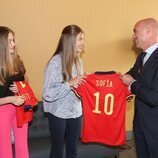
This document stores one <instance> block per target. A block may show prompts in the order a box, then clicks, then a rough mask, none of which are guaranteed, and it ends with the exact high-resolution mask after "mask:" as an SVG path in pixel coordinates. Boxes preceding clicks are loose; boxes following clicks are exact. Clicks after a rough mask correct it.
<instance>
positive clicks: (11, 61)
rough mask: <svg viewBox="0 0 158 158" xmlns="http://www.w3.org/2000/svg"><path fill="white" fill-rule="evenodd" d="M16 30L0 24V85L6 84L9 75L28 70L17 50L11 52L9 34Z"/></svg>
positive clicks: (23, 72)
mask: <svg viewBox="0 0 158 158" xmlns="http://www.w3.org/2000/svg"><path fill="white" fill-rule="evenodd" d="M9 33H12V34H13V36H14V32H13V31H12V30H11V29H10V28H8V27H5V26H0V85H4V84H5V80H6V78H7V77H9V76H12V75H15V74H18V73H21V74H25V72H26V70H25V67H24V64H23V62H22V60H21V59H20V57H19V55H17V52H16V51H15V52H14V53H12V54H10V53H9V45H8V35H9Z"/></svg>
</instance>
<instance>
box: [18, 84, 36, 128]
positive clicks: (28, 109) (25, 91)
mask: <svg viewBox="0 0 158 158" xmlns="http://www.w3.org/2000/svg"><path fill="white" fill-rule="evenodd" d="M15 83H16V85H17V87H18V90H19V92H18V94H16V95H22V96H24V98H25V102H24V104H23V105H22V106H16V117H17V126H18V127H22V125H23V124H24V123H27V122H29V121H31V120H32V117H33V111H32V109H33V106H35V105H36V104H37V103H38V100H37V98H36V97H35V95H34V93H33V91H32V89H31V87H30V86H29V84H28V83H27V82H25V81H18V82H15Z"/></svg>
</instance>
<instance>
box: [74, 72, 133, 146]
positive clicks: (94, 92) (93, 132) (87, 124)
mask: <svg viewBox="0 0 158 158" xmlns="http://www.w3.org/2000/svg"><path fill="white" fill-rule="evenodd" d="M85 80H86V83H85V84H84V85H80V86H78V87H77V88H75V89H74V91H75V92H76V91H77V94H78V95H79V96H80V97H82V103H83V126H82V133H81V140H82V141H83V142H98V143H103V144H107V145H113V146H117V145H122V144H124V143H125V110H126V98H127V96H128V95H129V94H130V92H129V91H128V88H127V87H126V86H125V85H124V84H123V83H122V81H121V80H120V78H119V75H118V74H116V73H112V74H109V73H106V74H89V75H87V78H86V79H85Z"/></svg>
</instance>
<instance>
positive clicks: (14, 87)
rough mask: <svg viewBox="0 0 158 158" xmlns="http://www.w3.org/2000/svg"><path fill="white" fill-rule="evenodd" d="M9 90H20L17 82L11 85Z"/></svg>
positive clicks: (15, 91) (14, 91)
mask: <svg viewBox="0 0 158 158" xmlns="http://www.w3.org/2000/svg"><path fill="white" fill-rule="evenodd" d="M9 90H10V91H12V92H13V93H17V92H18V91H19V90H18V87H17V85H16V84H15V83H13V84H11V85H10V87H9Z"/></svg>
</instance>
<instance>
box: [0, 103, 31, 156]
mask: <svg viewBox="0 0 158 158" xmlns="http://www.w3.org/2000/svg"><path fill="white" fill-rule="evenodd" d="M12 130H13V133H14V145H15V158H29V155H28V142H27V134H28V123H26V124H24V125H23V127H21V128H18V127H17V122H16V108H15V106H13V105H12V104H6V105H1V106H0V158H13V153H12V142H11V135H12Z"/></svg>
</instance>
